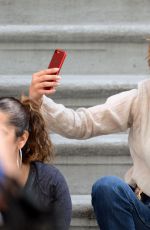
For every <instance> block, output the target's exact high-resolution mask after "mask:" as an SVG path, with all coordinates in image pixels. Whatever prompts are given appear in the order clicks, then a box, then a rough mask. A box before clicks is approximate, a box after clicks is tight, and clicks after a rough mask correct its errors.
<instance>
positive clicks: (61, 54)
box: [48, 49, 67, 75]
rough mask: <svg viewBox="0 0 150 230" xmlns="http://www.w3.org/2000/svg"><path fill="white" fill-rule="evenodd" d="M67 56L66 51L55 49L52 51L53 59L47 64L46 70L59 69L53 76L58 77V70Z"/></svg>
mask: <svg viewBox="0 0 150 230" xmlns="http://www.w3.org/2000/svg"><path fill="white" fill-rule="evenodd" d="M66 56H67V53H66V51H64V50H61V49H56V50H55V51H54V54H53V57H52V59H51V61H50V63H49V66H48V68H49V69H50V68H59V70H58V71H57V72H56V73H55V75H58V74H59V72H60V69H61V67H62V65H63V63H64V60H65V58H66Z"/></svg>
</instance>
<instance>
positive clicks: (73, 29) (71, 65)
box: [0, 0, 150, 230]
mask: <svg viewBox="0 0 150 230" xmlns="http://www.w3.org/2000/svg"><path fill="white" fill-rule="evenodd" d="M149 9H150V2H149V0H143V1H140V0H132V1H130V0H124V1H121V0H109V1H107V2H106V1H105V0H93V1H90V0H82V1H81V0H76V1H73V0H64V1H61V0H51V1H49V0H38V1H34V0H26V1H24V0H20V1H19V0H13V1H11V0H0V60H1V63H0V95H1V96H5V95H11V96H19V95H20V94H22V93H27V91H28V86H29V83H30V80H31V75H32V73H34V72H36V71H38V70H40V69H43V68H46V67H47V66H48V63H49V60H50V58H51V55H52V53H53V51H54V49H55V48H63V49H65V50H66V51H67V53H68V56H67V59H66V61H65V63H64V66H63V69H62V72H61V73H62V84H61V86H60V87H59V88H58V90H57V93H56V94H55V95H53V96H52V98H54V100H55V101H56V102H58V103H63V104H65V105H66V106H68V107H72V108H74V109H76V108H77V107H82V106H84V107H88V106H93V105H96V104H100V103H103V102H104V101H105V100H106V98H107V97H109V96H111V95H113V94H116V93H119V92H122V91H125V90H129V89H132V88H134V87H136V86H137V82H138V81H140V80H142V79H145V78H148V77H149V76H148V75H149V69H148V67H147V63H146V60H145V58H146V56H147V41H146V38H148V37H150V23H149V22H150V14H149ZM51 138H52V141H53V143H54V144H55V149H56V163H55V164H56V166H57V167H58V168H59V169H60V170H61V171H62V172H63V174H64V175H65V177H66V180H67V181H68V184H69V187H70V192H71V194H72V202H73V218H72V223H71V230H86V229H92V230H96V229H98V227H97V224H96V221H95V218H94V213H93V210H92V207H91V201H90V200H91V198H90V193H91V187H92V184H93V183H94V182H95V181H96V180H97V179H98V178H99V177H101V176H103V175H118V176H121V177H123V175H124V173H125V171H126V170H127V168H128V167H129V166H130V165H131V164H132V161H131V158H130V156H129V150H128V145H127V133H121V134H114V135H108V136H101V137H96V138H92V139H90V140H84V141H82V140H81V141H80V140H69V139H66V138H64V137H61V136H59V135H57V134H51Z"/></svg>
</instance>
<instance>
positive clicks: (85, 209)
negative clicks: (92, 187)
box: [70, 195, 99, 230]
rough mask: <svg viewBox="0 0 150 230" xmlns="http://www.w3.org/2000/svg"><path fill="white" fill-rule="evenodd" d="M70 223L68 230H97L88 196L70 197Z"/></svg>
mask: <svg viewBox="0 0 150 230" xmlns="http://www.w3.org/2000/svg"><path fill="white" fill-rule="evenodd" d="M71 198H72V205H73V213H72V221H71V228H70V230H87V229H88V230H89V229H90V230H98V229H99V228H98V226H97V223H96V219H95V216H94V212H93V208H92V205H91V196H90V195H72V197H71Z"/></svg>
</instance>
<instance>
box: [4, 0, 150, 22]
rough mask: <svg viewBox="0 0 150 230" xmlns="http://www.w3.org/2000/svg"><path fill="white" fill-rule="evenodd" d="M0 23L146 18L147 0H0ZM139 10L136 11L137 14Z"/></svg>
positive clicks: (135, 19) (118, 20) (148, 19)
mask: <svg viewBox="0 0 150 230" xmlns="http://www.w3.org/2000/svg"><path fill="white" fill-rule="evenodd" d="M0 4H1V7H0V22H1V23H2V24H31V23H34V24H56V25H58V24H66V23H70V24H77V23H79V24H85V23H89V24H91V23H96V24H100V23H103V22H106V23H112V22H131V23H132V22H137V23H141V22H147V23H148V24H149V22H150V18H149V8H150V2H149V0H142V1H141V0H135V1H130V0H125V1H120V0H109V3H108V4H106V1H105V0H94V1H89V0H82V1H80V0H76V1H70V0H64V1H61V0H51V1H49V0H38V1H34V0H26V1H23V0H22V1H20V0H13V1H11V0H1V1H0ZM139 12H140V14H139Z"/></svg>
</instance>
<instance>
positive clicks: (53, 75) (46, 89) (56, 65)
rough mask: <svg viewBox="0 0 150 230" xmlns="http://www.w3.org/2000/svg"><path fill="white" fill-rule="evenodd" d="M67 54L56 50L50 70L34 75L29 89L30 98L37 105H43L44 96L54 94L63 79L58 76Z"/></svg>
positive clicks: (49, 66)
mask: <svg viewBox="0 0 150 230" xmlns="http://www.w3.org/2000/svg"><path fill="white" fill-rule="evenodd" d="M66 55H67V53H66V52H65V51H64V50H60V49H57V50H55V52H54V54H53V57H52V59H51V61H50V63H49V65H48V69H45V70H42V71H39V72H37V73H34V74H33V75H32V81H31V84H30V88H29V95H30V98H31V99H33V100H34V101H35V102H37V103H41V99H42V96H43V95H44V94H46V95H47V94H53V93H54V92H55V91H56V90H55V88H56V87H57V86H58V85H59V81H60V79H61V77H60V76H58V74H59V72H60V70H61V67H62V65H63V62H64V60H65V58H66Z"/></svg>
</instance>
